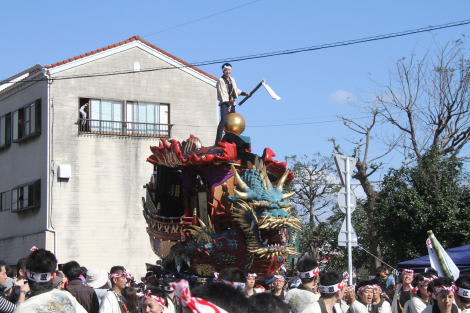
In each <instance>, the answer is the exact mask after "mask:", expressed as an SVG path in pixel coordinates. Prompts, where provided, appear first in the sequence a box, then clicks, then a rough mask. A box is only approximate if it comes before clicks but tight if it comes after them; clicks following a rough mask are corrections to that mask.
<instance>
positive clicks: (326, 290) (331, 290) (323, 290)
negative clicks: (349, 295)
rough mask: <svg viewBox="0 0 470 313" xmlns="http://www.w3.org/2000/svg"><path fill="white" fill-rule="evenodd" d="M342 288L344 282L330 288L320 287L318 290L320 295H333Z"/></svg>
mask: <svg viewBox="0 0 470 313" xmlns="http://www.w3.org/2000/svg"><path fill="white" fill-rule="evenodd" d="M343 288H344V282H343V281H341V282H339V283H337V284H335V285H331V286H322V285H320V287H319V289H320V293H335V292H337V291H339V290H341V289H343Z"/></svg>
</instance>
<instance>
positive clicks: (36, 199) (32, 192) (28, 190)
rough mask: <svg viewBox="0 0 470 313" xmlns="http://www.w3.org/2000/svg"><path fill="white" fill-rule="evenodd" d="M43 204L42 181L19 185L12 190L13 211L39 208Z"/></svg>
mask: <svg viewBox="0 0 470 313" xmlns="http://www.w3.org/2000/svg"><path fill="white" fill-rule="evenodd" d="M40 204H41V181H40V180H37V181H35V182H32V183H29V184H26V185H22V186H18V187H16V188H14V189H13V190H12V191H11V211H12V212H19V211H24V210H29V209H35V208H39V206H40Z"/></svg>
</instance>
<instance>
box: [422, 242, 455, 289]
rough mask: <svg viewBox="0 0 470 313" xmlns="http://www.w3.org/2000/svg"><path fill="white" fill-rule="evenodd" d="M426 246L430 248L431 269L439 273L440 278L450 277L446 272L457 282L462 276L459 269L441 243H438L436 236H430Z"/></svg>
mask: <svg viewBox="0 0 470 313" xmlns="http://www.w3.org/2000/svg"><path fill="white" fill-rule="evenodd" d="M426 246H427V247H428V254H429V261H430V262H431V267H432V268H434V269H435V270H436V271H437V273H438V275H439V276H440V277H448V276H449V275H446V272H448V273H449V274H450V275H452V276H453V278H454V280H457V278H459V275H460V270H459V268H458V267H457V265H455V263H454V261H452V259H451V258H450V256H449V255H448V254H447V252H446V250H444V248H442V246H441V244H440V243H439V241H437V239H436V237H434V235H431V236H429V238H428V239H427V240H426ZM439 255H440V256H441V258H440V257H439ZM449 278H451V277H449Z"/></svg>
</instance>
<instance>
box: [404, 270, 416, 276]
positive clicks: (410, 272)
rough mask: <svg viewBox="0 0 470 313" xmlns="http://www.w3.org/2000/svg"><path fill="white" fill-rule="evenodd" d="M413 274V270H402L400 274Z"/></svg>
mask: <svg viewBox="0 0 470 313" xmlns="http://www.w3.org/2000/svg"><path fill="white" fill-rule="evenodd" d="M414 273H415V271H413V270H410V269H404V270H403V273H402V274H412V275H413V274H414Z"/></svg>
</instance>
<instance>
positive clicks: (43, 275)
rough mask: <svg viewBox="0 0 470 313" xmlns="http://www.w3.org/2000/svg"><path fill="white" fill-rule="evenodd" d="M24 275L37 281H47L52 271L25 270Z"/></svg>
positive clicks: (50, 277)
mask: <svg viewBox="0 0 470 313" xmlns="http://www.w3.org/2000/svg"><path fill="white" fill-rule="evenodd" d="M26 276H27V277H28V279H29V280H31V281H35V282H37V283H47V282H48V281H50V280H51V279H52V273H34V272H30V271H27V272H26Z"/></svg>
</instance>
